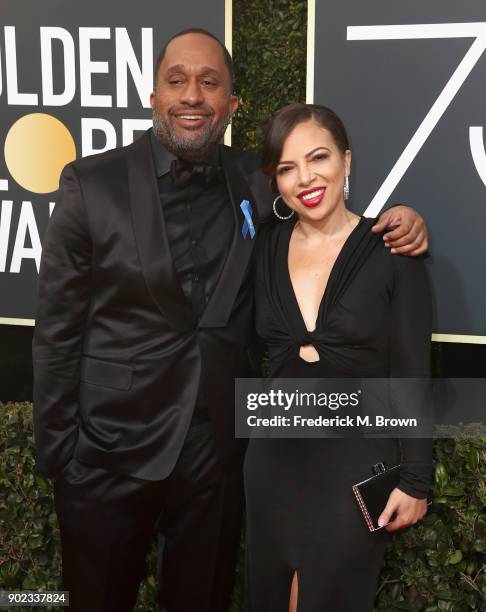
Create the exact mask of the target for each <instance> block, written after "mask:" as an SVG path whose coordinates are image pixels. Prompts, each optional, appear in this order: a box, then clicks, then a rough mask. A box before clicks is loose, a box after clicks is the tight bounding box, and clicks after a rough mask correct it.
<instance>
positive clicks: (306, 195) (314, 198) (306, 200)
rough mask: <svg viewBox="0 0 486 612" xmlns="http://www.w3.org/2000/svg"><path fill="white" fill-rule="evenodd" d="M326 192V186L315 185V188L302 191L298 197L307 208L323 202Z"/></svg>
mask: <svg viewBox="0 0 486 612" xmlns="http://www.w3.org/2000/svg"><path fill="white" fill-rule="evenodd" d="M325 193H326V188H325V187H314V189H306V190H305V191H301V192H300V193H299V195H298V196H297V197H298V198H299V200H300V201H301V202H302V204H303V205H304V206H307V208H314V207H315V206H317V205H318V204H320V203H321V201H322V199H323V198H324V195H325Z"/></svg>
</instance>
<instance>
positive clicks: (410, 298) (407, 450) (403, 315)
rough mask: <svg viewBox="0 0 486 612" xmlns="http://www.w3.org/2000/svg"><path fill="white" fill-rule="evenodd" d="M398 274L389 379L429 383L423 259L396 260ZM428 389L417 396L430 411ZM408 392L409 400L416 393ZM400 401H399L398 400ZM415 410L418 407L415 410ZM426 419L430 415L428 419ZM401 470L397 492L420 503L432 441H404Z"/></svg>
mask: <svg viewBox="0 0 486 612" xmlns="http://www.w3.org/2000/svg"><path fill="white" fill-rule="evenodd" d="M393 265H394V272H395V282H394V291H393V298H392V327H391V330H392V333H391V343H392V346H391V359H390V365H391V368H390V376H391V377H392V378H408V379H410V378H416V379H427V378H429V376H430V346H431V334H432V321H431V319H432V297H431V290H430V281H429V278H428V274H427V270H426V267H425V263H424V261H423V258H421V257H401V256H394V257H393ZM425 387H426V385H425V384H420V383H417V386H416V388H415V395H416V397H417V401H418V402H420V403H421V406H420V409H421V410H427V409H429V408H430V406H428V405H427V401H426V395H425V393H424V390H425ZM404 389H407V391H406V393H407V395H408V398H407V399H408V400H409V399H410V396H412V397H413V396H414V393H411V392H410V389H412V387H411V386H410V385H409V386H408V387H407V384H405V385H404ZM397 399H398V401H400V397H398V398H397ZM414 408H415V410H416V409H417V406H415V407H414ZM425 416H427V415H425ZM400 444H401V450H402V470H401V479H400V483H399V486H398V488H399V489H400V490H402V491H403V492H404V493H407V494H408V495H412V496H413V497H416V498H418V499H423V498H425V497H427V493H428V491H429V489H430V486H431V481H432V440H431V439H430V438H401V439H400Z"/></svg>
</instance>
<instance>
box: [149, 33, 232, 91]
mask: <svg viewBox="0 0 486 612" xmlns="http://www.w3.org/2000/svg"><path fill="white" fill-rule="evenodd" d="M185 34H204V36H209V38H212V39H213V40H215V41H216V42H217V43H218V44H219V46H220V47H221V50H222V52H223V58H224V63H225V64H226V68H227V69H228V74H229V78H230V91H233V82H234V78H235V72H234V68H233V60H232V59H231V55H230V53H229V51H228V49H227V48H226V47H225V46H224V45H223V43H222V42H221V41H220V40H219V38H218V37H217V36H215V35H214V34H211V32H208V31H207V30H204V29H203V28H188V29H187V30H182V31H181V32H178V33H177V34H174V36H172V37H171V38H169V40H168V41H167V42H166V43H165V45H164V46H163V47H162V50H161V51H160V53H159V56H158V58H157V61H156V63H155V75H154V89H157V80H158V74H159V68H160V64H161V63H162V62H163V60H164V57H165V53H166V51H167V47H168V46H169V45H170V43H171V42H172V41H173V40H174V39H175V38H179V36H184V35H185Z"/></svg>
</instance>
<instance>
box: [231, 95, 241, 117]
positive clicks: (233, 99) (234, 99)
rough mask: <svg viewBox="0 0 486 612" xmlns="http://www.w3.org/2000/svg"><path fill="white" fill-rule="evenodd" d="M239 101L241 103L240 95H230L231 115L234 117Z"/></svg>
mask: <svg viewBox="0 0 486 612" xmlns="http://www.w3.org/2000/svg"><path fill="white" fill-rule="evenodd" d="M239 103H240V101H239V100H238V96H235V95H231V96H230V103H229V104H230V113H231V117H233V115H234V114H235V113H236V111H237V110H238V105H239Z"/></svg>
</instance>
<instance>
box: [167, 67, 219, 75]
mask: <svg viewBox="0 0 486 612" xmlns="http://www.w3.org/2000/svg"><path fill="white" fill-rule="evenodd" d="M185 70H186V66H185V64H174V65H173V66H169V68H167V74H173V73H175V72H184V71H185ZM199 72H200V74H213V75H215V76H218V77H221V74H220V72H219V71H218V70H216V69H215V68H211V66H201V68H200V69H199Z"/></svg>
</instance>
